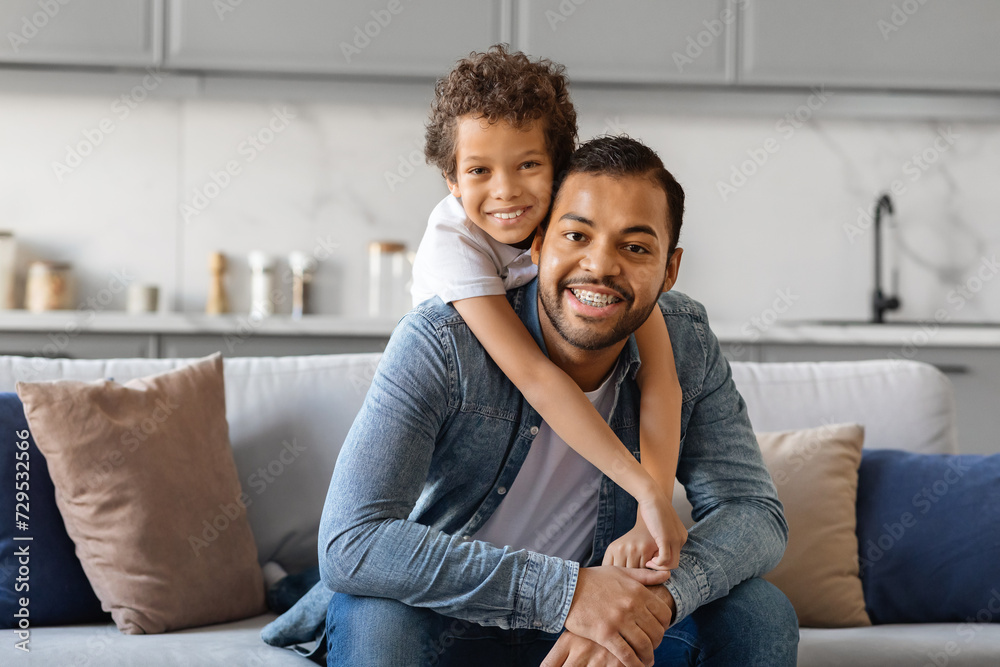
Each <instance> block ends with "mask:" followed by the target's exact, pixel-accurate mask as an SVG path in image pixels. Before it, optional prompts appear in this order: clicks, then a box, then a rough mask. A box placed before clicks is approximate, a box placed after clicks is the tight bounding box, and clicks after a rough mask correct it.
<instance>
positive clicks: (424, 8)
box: [165, 0, 506, 76]
mask: <svg viewBox="0 0 1000 667" xmlns="http://www.w3.org/2000/svg"><path fill="white" fill-rule="evenodd" d="M505 4H506V3H505V2H504V1H503V0H448V1H447V2H433V3H432V2H415V1H414V0H352V1H351V2H330V1H329V0H242V2H239V3H237V2H235V1H234V0H218V1H216V2H205V1H204V0H168V4H167V47H166V54H165V59H166V63H167V65H168V66H169V67H175V68H182V69H205V70H244V71H257V72H304V73H323V74H387V75H425V76H441V75H443V74H444V73H445V72H447V71H448V70H449V69H450V68H451V66H452V65H453V64H454V62H455V61H456V60H458V59H459V58H461V57H463V56H466V55H468V53H469V52H470V51H484V50H486V49H487V48H489V46H490V45H492V44H494V43H496V42H498V41H500V39H501V24H502V23H503V21H502V19H503V17H502V9H503V8H504V6H505Z"/></svg>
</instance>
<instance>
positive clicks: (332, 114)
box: [0, 92, 1000, 329]
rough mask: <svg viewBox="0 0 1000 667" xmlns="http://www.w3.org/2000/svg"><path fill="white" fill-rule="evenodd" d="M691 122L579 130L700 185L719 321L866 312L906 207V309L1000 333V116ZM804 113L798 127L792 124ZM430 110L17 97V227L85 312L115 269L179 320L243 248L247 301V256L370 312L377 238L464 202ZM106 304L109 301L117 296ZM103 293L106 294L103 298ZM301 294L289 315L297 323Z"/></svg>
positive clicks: (8, 106)
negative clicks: (308, 265)
mask: <svg viewBox="0 0 1000 667" xmlns="http://www.w3.org/2000/svg"><path fill="white" fill-rule="evenodd" d="M813 103H815V104H817V105H819V104H821V103H822V101H821V100H818V99H812V100H810V99H808V98H807V97H805V96H804V97H803V106H801V107H799V108H798V109H790V110H789V112H788V114H784V115H777V116H775V117H772V118H768V117H766V116H762V115H759V114H758V115H754V116H750V115H747V116H741V115H737V114H733V115H722V114H719V115H713V116H710V117H709V116H696V115H693V114H692V115H675V114H651V113H649V112H648V111H643V112H637V111H630V109H629V102H628V99H627V96H624V95H619V96H617V97H615V98H614V99H611V100H609V101H606V102H604V103H602V104H600V105H599V106H598V105H593V104H591V105H590V106H584V105H580V107H579V112H580V121H581V122H580V126H581V127H580V130H581V132H580V135H581V137H582V138H589V137H591V136H594V135H596V134H600V133H604V132H627V133H629V134H630V135H631V136H634V137H637V138H639V139H642V140H643V141H645V142H646V143H648V144H649V145H651V146H652V147H653V148H655V149H656V150H657V151H658V152H659V153H660V155H661V156H662V157H663V159H664V161H665V163H666V164H667V166H668V168H669V169H670V170H671V171H672V172H673V173H674V174H675V176H676V177H677V178H678V180H679V181H680V182H681V184H682V185H683V186H684V187H685V190H686V192H687V211H686V215H685V223H684V229H683V233H682V237H681V245H682V246H683V247H684V248H685V254H684V258H683V263H682V266H681V274H680V276H681V277H680V280H679V282H678V285H677V289H680V290H682V291H685V292H687V293H689V294H691V295H692V296H694V297H695V298H697V299H699V300H701V301H702V302H704V303H705V305H706V306H707V307H708V309H709V313H710V315H711V316H712V318H713V320H716V321H722V322H727V323H735V324H741V323H742V324H743V326H744V327H749V328H750V329H753V328H758V329H760V328H764V327H768V326H770V325H771V323H772V322H773V320H774V319H775V318H779V319H784V320H807V319H818V318H820V319H866V318H867V317H868V316H869V305H868V304H869V298H870V296H869V293H870V289H871V284H872V272H873V268H872V267H873V264H872V245H873V243H872V229H871V225H870V222H871V221H870V217H869V216H870V213H871V209H872V205H873V204H874V201H875V199H876V197H877V195H878V193H879V192H881V191H883V190H890V191H892V192H893V193H894V199H895V203H896V211H897V215H896V223H897V226H898V227H897V234H898V240H899V243H898V248H897V253H896V254H897V263H898V267H899V283H900V296H901V298H902V302H903V307H902V309H901V310H900V311H899V312H898V313H894V314H892V315H890V318H891V319H908V320H917V319H932V318H934V317H937V318H938V319H939V320H942V321H945V320H947V321H954V322H961V321H991V322H1000V279H997V274H998V273H1000V264H998V255H1000V187H997V180H998V177H1000V121H997V122H989V123H988V122H955V123H951V122H948V120H947V119H941V120H938V121H935V122H916V121H887V120H844V119H819V118H813V117H812V115H811V113H803V112H802V110H803V109H805V110H806V111H808V109H809V105H811V104H813ZM796 114H798V116H796ZM425 116H426V108H425V105H424V102H423V101H421V102H420V103H417V102H416V101H412V102H386V103H380V104H374V103H371V102H370V101H368V102H352V101H343V102H310V103H302V102H296V103H284V102H280V101H279V102H272V103H264V102H246V101H225V100H218V99H217V100H208V99H202V98H199V99H159V100H156V99H150V100H146V101H144V102H142V103H141V104H136V105H134V108H133V107H132V106H126V105H122V104H118V103H115V102H114V101H113V100H109V99H107V98H105V97H101V96H84V95H62V96H61V95H51V94H46V95H27V94H13V93H3V92H0V118H2V119H3V121H4V122H2V123H0V182H2V183H3V188H2V189H0V229H9V230H11V231H13V232H14V233H15V235H16V237H17V240H18V244H19V253H20V256H19V273H20V281H21V285H20V288H21V290H20V291H22V293H23V279H24V270H25V267H26V265H27V263H28V262H29V261H30V260H32V259H39V258H43V259H53V260H61V261H68V262H70V263H72V265H73V270H74V273H75V275H76V279H77V282H78V289H77V293H78V297H77V302H78V303H80V304H82V305H83V306H84V307H87V303H88V300H89V302H90V307H96V308H98V309H111V310H120V309H123V308H124V303H125V297H124V294H123V293H121V292H120V291H117V292H116V291H113V290H109V289H107V288H108V286H109V285H117V284H118V280H119V279H122V278H124V279H126V280H134V281H136V282H140V283H149V284H156V285H158V286H159V287H160V290H161V310H171V311H189V312H200V311H202V310H204V306H205V300H206V296H207V293H208V280H209V273H208V266H207V262H208V255H209V253H211V252H213V251H216V250H219V251H222V252H224V253H226V254H227V255H228V256H229V258H230V264H231V269H230V272H229V273H230V275H229V290H230V299H231V304H232V306H233V309H234V310H235V311H243V312H245V311H246V310H247V309H248V308H249V268H248V267H247V264H246V255H247V253H248V252H250V251H252V250H255V249H261V250H265V251H267V252H269V253H272V254H274V255H276V256H278V257H280V258H282V259H281V261H282V264H281V269H280V270H279V281H278V283H279V285H280V286H281V289H283V290H284V291H286V292H288V293H289V294H290V285H288V284H287V282H286V280H285V279H286V277H287V264H285V263H284V258H286V257H287V255H288V253H289V252H291V251H293V250H301V251H305V252H308V253H310V254H312V255H313V256H314V257H315V258H317V260H319V269H318V271H317V274H316V280H315V283H314V288H313V305H314V311H315V312H318V313H323V314H335V315H345V316H352V317H361V316H364V315H365V313H366V310H365V308H366V302H365V290H366V288H367V261H368V259H367V244H368V242H369V241H371V240H376V239H378V240H384V239H392V240H400V241H403V242H404V243H406V244H407V245H408V246H409V247H410V248H411V249H415V248H416V245H417V243H418V242H419V240H420V238H421V235H422V232H423V227H424V225H425V222H426V219H427V214H428V213H429V212H430V210H431V209H432V208H433V206H434V205H435V203H436V202H437V201H438V200H439V199H440V198H441V197H442V196H444V195H445V194H446V190H445V188H444V185H443V183H442V181H441V178H440V176H439V175H438V174H436V173H435V172H434V170H432V169H431V168H430V167H428V166H426V165H424V164H423V160H422V153H421V140H422V134H423V123H424V120H425ZM109 295H110V296H109ZM99 297H101V298H100V300H99ZM289 311H290V303H289V302H288V299H286V300H285V301H284V303H282V304H279V306H278V312H289Z"/></svg>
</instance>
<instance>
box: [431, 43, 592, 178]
mask: <svg viewBox="0 0 1000 667" xmlns="http://www.w3.org/2000/svg"><path fill="white" fill-rule="evenodd" d="M468 114H473V115H475V116H481V117H483V118H485V119H486V121H487V122H488V123H490V124H493V123H498V122H500V121H506V122H507V123H509V124H510V125H511V127H514V128H517V129H521V128H524V127H525V126H527V125H528V124H530V123H533V122H536V121H539V122H541V123H542V131H543V132H544V133H545V145H546V148H548V151H549V157H550V158H551V159H552V173H554V174H558V173H559V172H561V171H562V170H563V169H565V168H566V163H567V162H568V161H569V156H570V154H571V153H572V152H573V147H574V146H576V109H574V108H573V102H572V101H570V98H569V82H568V81H567V79H566V68H565V67H563V66H562V65H557V64H555V63H553V62H552V61H551V60H547V59H545V58H542V59H539V60H534V61H532V60H530V59H529V58H528V56H526V55H524V54H523V53H521V52H520V51H515V52H514V53H509V52H508V51H507V46H506V45H505V44H497V45H495V46H492V47H490V49H489V51H487V52H485V53H475V52H473V53H471V54H469V57H468V58H463V59H462V60H460V61H458V63H457V64H456V65H455V67H454V69H452V70H451V72H449V73H448V75H447V76H445V77H444V78H443V79H439V80H438V82H437V85H435V87H434V102H433V103H432V104H431V116H430V120H429V121H428V123H427V133H426V137H425V140H426V141H425V144H424V156H425V157H426V158H427V162H428V164H432V165H434V166H436V167H437V168H438V169H440V170H441V172H442V173H443V174H444V175H445V177H446V178H448V180H450V181H452V182H454V181H455V178H456V173H455V169H456V163H455V149H456V146H455V136H456V134H457V128H458V123H457V119H458V118H459V116H465V115H468Z"/></svg>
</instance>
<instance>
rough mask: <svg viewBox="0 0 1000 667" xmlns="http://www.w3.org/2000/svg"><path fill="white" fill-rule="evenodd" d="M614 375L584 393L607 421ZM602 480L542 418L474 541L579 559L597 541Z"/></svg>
mask: <svg viewBox="0 0 1000 667" xmlns="http://www.w3.org/2000/svg"><path fill="white" fill-rule="evenodd" d="M613 376H614V371H612V372H611V373H610V374H609V375H608V378H607V379H605V380H604V382H603V383H602V384H601V386H600V387H598V388H597V389H596V390H594V391H590V392H586V395H587V398H589V399H590V402H591V403H593V404H594V407H595V408H596V409H597V411H598V412H599V413H600V414H601V416H602V417H604V419H605V420H606V419H607V418H608V416H609V415H610V414H611V406H612V403H613V402H614V393H615V392H614V391H613V389H614V387H613V385H612V382H611V378H612V377H613ZM603 478H604V476H603V475H602V474H601V471H600V470H598V469H597V468H596V467H594V466H593V465H592V464H591V463H590V462H589V461H587V459H585V458H583V457H582V456H580V455H579V454H577V453H576V452H575V451H574V450H573V449H570V447H569V445H567V444H566V443H565V441H563V439H562V438H560V437H559V436H557V435H556V434H555V433H554V432H553V431H552V429H551V428H549V426H548V424H546V423H544V422H543V423H542V425H541V426H540V427H539V428H538V434H537V435H535V440H534V441H533V442H532V443H531V449H530V450H528V456H527V457H526V458H525V459H524V465H522V466H521V470H520V471H518V473H517V477H515V478H514V483H513V484H512V485H511V487H510V489H509V490H508V491H507V493H506V494H505V495H504V499H503V500H502V501H500V506H499V507H497V509H496V511H495V512H494V513H493V515H492V516H491V517H490V518H489V519H488V520H487V521H486V523H484V524H483V526H482V528H480V529H479V530H478V531H476V534H475V536H474V539H477V540H481V541H483V542H489V543H490V544H495V545H498V546H510V547H513V548H515V549H528V550H530V551H535V552H538V553H542V554H545V555H547V556H557V557H559V558H564V559H566V560H573V561H577V562H581V561H583V559H584V558H586V557H587V555H588V554H589V553H590V550H591V548H592V547H593V544H594V530H595V529H596V528H597V500H598V496H599V492H600V490H601V480H602V479H603Z"/></svg>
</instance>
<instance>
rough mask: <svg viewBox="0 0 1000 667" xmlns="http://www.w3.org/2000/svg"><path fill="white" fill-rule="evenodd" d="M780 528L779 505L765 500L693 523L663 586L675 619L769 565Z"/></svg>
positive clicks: (778, 552)
mask: <svg viewBox="0 0 1000 667" xmlns="http://www.w3.org/2000/svg"><path fill="white" fill-rule="evenodd" d="M785 531H786V528H785V524H784V521H783V519H782V518H781V512H780V508H779V507H777V506H770V504H769V503H768V502H766V499H762V500H761V501H759V502H758V501H741V502H739V503H733V504H732V505H729V506H727V507H724V508H720V509H719V510H718V511H716V512H714V513H712V514H710V515H709V516H706V517H705V518H704V519H703V520H702V521H700V522H699V523H698V524H696V525H695V526H694V527H693V528H692V529H691V531H690V532H689V533H688V541H687V543H686V544H685V545H684V547H683V548H682V549H681V559H680V567H678V568H677V569H675V570H672V571H671V577H670V580H669V581H667V583H666V584H665V587H666V589H667V590H668V591H669V592H670V594H671V597H672V600H673V601H674V603H675V607H674V622H677V621H679V620H681V619H683V618H685V617H687V616H688V615H689V614H691V612H693V611H694V610H695V609H697V608H698V607H700V606H701V605H703V604H706V603H708V602H711V601H712V600H716V599H718V598H721V597H723V596H725V595H727V594H728V593H729V591H730V590H731V588H732V587H733V586H735V585H737V584H739V583H741V582H743V581H746V580H747V579H750V578H753V577H758V576H761V575H763V574H766V573H767V572H769V571H770V570H771V569H773V568H774V567H775V566H776V565H777V564H778V562H779V561H780V560H781V556H782V554H783V553H784V549H785V540H786V532H785Z"/></svg>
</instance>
